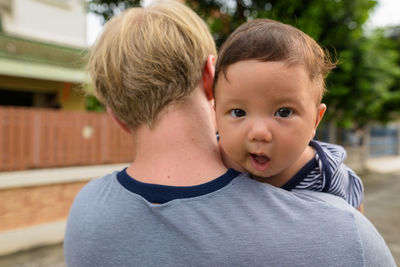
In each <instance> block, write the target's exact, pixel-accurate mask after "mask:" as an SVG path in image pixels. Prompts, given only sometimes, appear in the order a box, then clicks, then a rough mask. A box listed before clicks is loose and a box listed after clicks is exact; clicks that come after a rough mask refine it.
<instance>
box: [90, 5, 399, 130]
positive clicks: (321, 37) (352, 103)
mask: <svg viewBox="0 0 400 267" xmlns="http://www.w3.org/2000/svg"><path fill="white" fill-rule="evenodd" d="M186 3H187V4H188V5H189V6H190V7H191V8H192V9H193V10H194V11H195V12H196V13H198V14H199V15H200V16H201V17H202V18H203V19H204V20H205V21H206V22H207V23H208V25H209V26H210V29H211V32H212V34H213V36H214V39H215V41H216V43H217V46H220V45H221V44H222V43H223V42H224V40H225V39H226V38H227V36H228V35H229V34H230V33H231V32H232V31H233V30H234V29H235V28H237V27H238V26H239V25H240V24H242V23H243V22H245V21H247V20H250V19H254V18H271V19H275V20H278V21H282V22H284V23H287V24H291V25H293V26H295V27H297V28H299V29H301V30H302V31H304V32H306V33H307V34H309V35H310V36H311V37H313V38H314V39H315V40H316V41H317V42H318V43H319V44H321V45H322V46H323V47H324V48H325V49H326V50H327V51H329V52H330V54H331V55H332V56H333V57H335V58H337V59H338V62H339V64H338V67H337V68H336V69H335V70H334V71H333V72H332V73H331V74H330V75H329V76H328V78H327V87H328V91H329V93H328V94H327V95H326V97H325V98H324V102H325V103H326V104H327V105H328V111H327V114H326V116H327V118H326V119H328V120H331V121H335V122H336V123H337V124H339V125H340V126H343V127H351V128H362V127H363V126H364V125H365V124H366V123H368V122H369V121H371V120H378V121H387V120H389V119H391V118H392V115H393V112H394V111H395V110H398V109H399V108H400V104H399V92H400V87H399V84H400V83H399V52H398V51H399V46H400V41H397V47H396V42H394V41H393V38H389V37H388V36H387V34H386V32H385V31H382V30H378V31H375V32H373V33H372V34H369V35H365V33H364V30H363V25H364V24H365V22H366V21H367V19H368V17H369V13H370V12H371V11H372V9H373V7H374V6H375V5H376V0H352V1H348V0H304V1H299V0H269V1H268V2H267V1H264V0H263V1H261V0H240V1H238V0H187V1H186ZM138 5H140V1H135V0H125V1H109V0H90V2H89V10H90V11H92V12H95V13H97V14H99V15H101V16H102V17H103V18H104V20H108V19H109V18H110V16H112V15H114V14H118V13H119V12H121V11H122V10H123V9H125V8H127V7H131V6H138ZM326 119H325V120H326Z"/></svg>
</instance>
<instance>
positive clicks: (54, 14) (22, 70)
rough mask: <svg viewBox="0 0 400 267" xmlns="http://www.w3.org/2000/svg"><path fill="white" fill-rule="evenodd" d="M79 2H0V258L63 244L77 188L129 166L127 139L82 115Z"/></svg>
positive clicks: (102, 117)
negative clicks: (122, 163) (21, 251)
mask: <svg viewBox="0 0 400 267" xmlns="http://www.w3.org/2000/svg"><path fill="white" fill-rule="evenodd" d="M85 3H86V2H85V1H84V0H0V199H1V201H0V255H4V254H8V253H12V252H15V251H18V250H22V249H29V248H32V247H35V246H41V245H46V244H51V243H59V242H62V240H63V237H64V229H65V224H66V218H67V215H68V211H69V208H70V206H71V203H72V201H73V199H74V197H75V195H76V193H77V192H78V191H79V190H80V188H82V186H84V185H85V184H86V183H87V181H88V180H90V179H92V178H95V177H98V176H100V175H102V174H104V173H108V172H110V171H111V170H113V169H114V168H117V169H121V168H122V166H121V165H117V167H115V165H112V164H111V163H118V162H128V161H130V160H131V157H132V155H130V151H132V148H131V147H130V145H131V144H130V143H129V141H130V140H129V138H127V135H126V134H125V133H123V132H122V131H120V130H119V129H118V128H117V127H116V126H114V124H113V123H112V121H111V120H110V119H109V118H108V116H107V115H106V114H104V113H93V112H86V111H85V97H84V94H83V93H82V90H80V89H81V87H82V84H84V83H85V82H86V81H87V79H88V78H87V76H86V75H85V71H84V68H85V56H86V54H87V44H86V10H85ZM120 148H121V149H120ZM122 148H124V149H122ZM107 163H108V164H111V165H103V164H107ZM93 164H98V166H90V167H87V166H85V165H93ZM110 166H111V167H110Z"/></svg>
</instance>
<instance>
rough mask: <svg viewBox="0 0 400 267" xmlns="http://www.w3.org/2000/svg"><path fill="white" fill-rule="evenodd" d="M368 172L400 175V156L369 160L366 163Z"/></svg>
mask: <svg viewBox="0 0 400 267" xmlns="http://www.w3.org/2000/svg"><path fill="white" fill-rule="evenodd" d="M366 167H367V170H368V171H371V172H376V173H385V174H389V173H392V174H400V156H386V157H379V158H375V159H374V158H372V159H368V160H367V163H366Z"/></svg>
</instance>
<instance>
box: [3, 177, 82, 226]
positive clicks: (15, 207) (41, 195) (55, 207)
mask: <svg viewBox="0 0 400 267" xmlns="http://www.w3.org/2000/svg"><path fill="white" fill-rule="evenodd" d="M85 184H86V182H76V183H66V184H52V185H45V186H38V187H24V188H11V189H3V190H0V199H1V201H0V222H1V223H0V233H1V232H3V231H7V230H13V229H19V228H24V227H30V226H35V225H39V224H43V223H51V222H54V221H59V220H62V219H66V218H67V216H68V212H69V209H70V207H71V204H72V202H73V200H74V198H75V196H76V194H77V193H78V191H79V190H80V189H81V188H82V187H83V186H84V185H85Z"/></svg>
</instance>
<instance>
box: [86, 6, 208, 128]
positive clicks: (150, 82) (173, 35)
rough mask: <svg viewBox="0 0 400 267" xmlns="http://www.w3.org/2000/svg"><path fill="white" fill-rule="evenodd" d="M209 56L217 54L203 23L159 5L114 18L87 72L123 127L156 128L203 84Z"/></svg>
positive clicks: (184, 10) (193, 15) (177, 8)
mask: <svg viewBox="0 0 400 267" xmlns="http://www.w3.org/2000/svg"><path fill="white" fill-rule="evenodd" d="M208 55H216V48H215V43H214V40H213V38H212V36H211V34H210V32H209V30H208V28H207V26H206V24H205V23H204V21H203V20H202V19H201V18H200V17H199V16H198V15H197V14H196V13H194V12H193V11H192V10H191V9H190V8H188V7H186V6H185V5H183V4H181V3H178V2H175V1H168V2H167V1H159V2H154V3H152V4H151V5H150V6H149V7H147V8H131V9H128V10H126V11H124V12H123V13H122V14H120V15H118V16H116V17H114V18H112V19H111V20H110V21H109V22H108V23H107V24H106V26H105V28H104V31H103V33H102V36H101V37H100V39H99V40H98V41H97V43H96V44H95V45H94V47H93V48H92V50H91V52H90V57H89V64H88V70H89V74H90V76H91V79H92V82H93V85H94V89H95V92H96V95H97V97H98V98H99V100H100V101H101V102H102V103H103V104H104V105H106V106H107V107H109V108H111V110H112V111H113V112H114V114H115V115H116V116H117V117H118V118H119V119H120V120H121V121H122V122H124V123H125V124H126V125H127V126H128V127H129V128H131V129H135V128H137V127H138V126H140V125H142V124H147V125H148V126H150V127H152V125H153V124H154V122H155V121H156V120H157V117H158V115H159V114H160V112H161V111H162V110H163V109H164V108H165V107H166V106H167V105H169V104H171V103H173V102H174V101H179V100H182V99H183V98H184V97H185V96H187V95H189V94H190V93H191V92H192V91H193V89H194V88H195V87H196V86H197V85H198V84H199V82H200V81H201V78H202V71H203V68H204V64H205V62H206V59H207V56H208Z"/></svg>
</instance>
